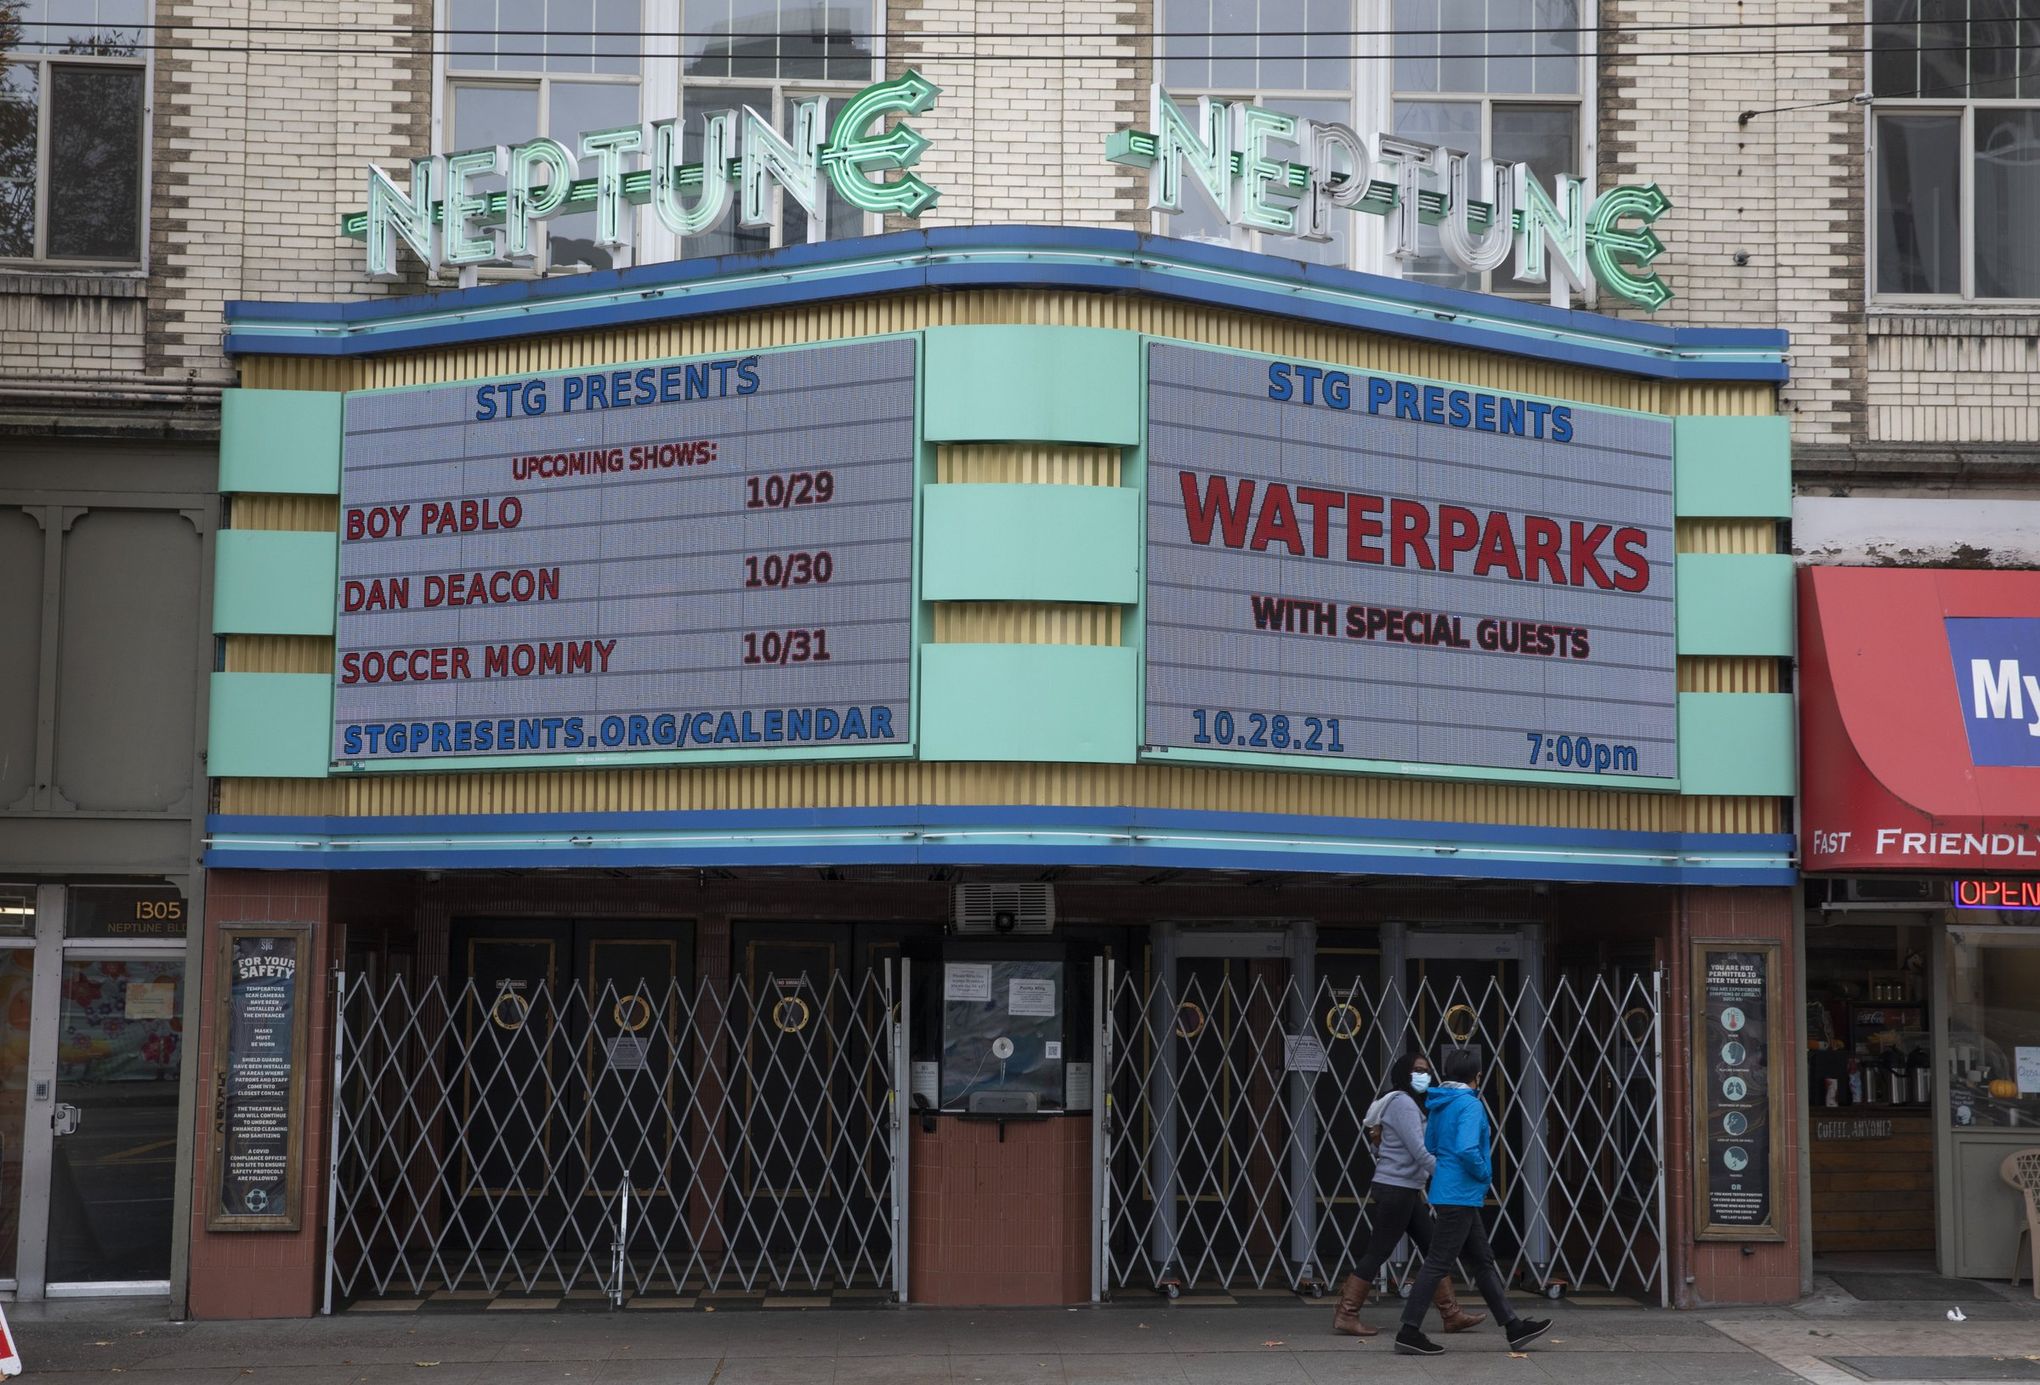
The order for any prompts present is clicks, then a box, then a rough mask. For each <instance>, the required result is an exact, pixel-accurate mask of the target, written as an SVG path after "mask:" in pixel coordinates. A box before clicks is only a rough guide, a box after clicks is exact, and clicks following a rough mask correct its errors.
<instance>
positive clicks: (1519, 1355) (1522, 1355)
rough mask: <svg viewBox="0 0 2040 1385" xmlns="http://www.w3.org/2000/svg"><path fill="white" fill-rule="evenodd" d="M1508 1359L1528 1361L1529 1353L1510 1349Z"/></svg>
mask: <svg viewBox="0 0 2040 1385" xmlns="http://www.w3.org/2000/svg"><path fill="white" fill-rule="evenodd" d="M1509 1359H1510V1360H1511V1361H1528V1360H1529V1359H1530V1353H1529V1352H1527V1351H1512V1352H1510V1353H1509Z"/></svg>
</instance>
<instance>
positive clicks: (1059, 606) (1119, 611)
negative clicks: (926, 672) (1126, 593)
mask: <svg viewBox="0 0 2040 1385" xmlns="http://www.w3.org/2000/svg"><path fill="white" fill-rule="evenodd" d="M932 608H933V610H934V613H935V643H936V644H1106V645H1116V644H1118V643H1119V634H1120V627H1121V625H1122V624H1123V623H1124V608H1122V607H1119V606H1101V605H1097V604H1095V603H1091V602H1076V601H1068V602H1049V601H937V602H934V603H932Z"/></svg>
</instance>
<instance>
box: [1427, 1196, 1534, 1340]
mask: <svg viewBox="0 0 2040 1385" xmlns="http://www.w3.org/2000/svg"><path fill="white" fill-rule="evenodd" d="M1432 1215H1433V1222H1432V1226H1431V1248H1430V1249H1429V1250H1427V1251H1425V1252H1424V1268H1423V1269H1421V1270H1419V1271H1417V1282H1416V1283H1415V1284H1414V1285H1412V1286H1411V1288H1410V1298H1409V1302H1407V1303H1405V1304H1404V1305H1403V1314H1402V1322H1403V1326H1404V1327H1422V1326H1423V1325H1424V1314H1425V1313H1426V1312H1428V1311H1429V1310H1430V1307H1431V1297H1432V1295H1434V1294H1436V1293H1437V1292H1438V1281H1439V1280H1441V1279H1443V1278H1444V1277H1445V1276H1446V1275H1448V1274H1450V1273H1451V1272H1452V1263H1453V1261H1455V1260H1459V1259H1462V1258H1463V1259H1464V1260H1465V1261H1466V1263H1467V1264H1468V1265H1470V1266H1471V1267H1472V1269H1473V1282H1474V1284H1475V1285H1477V1286H1478V1287H1479V1289H1480V1296H1481V1297H1482V1298H1484V1299H1486V1300H1487V1306H1488V1307H1489V1308H1490V1309H1492V1310H1493V1312H1494V1315H1495V1321H1496V1322H1498V1323H1501V1324H1502V1325H1504V1326H1507V1325H1508V1324H1509V1323H1512V1322H1514V1321H1515V1320H1516V1314H1515V1312H1514V1311H1513V1310H1512V1309H1511V1308H1510V1307H1509V1295H1508V1290H1506V1289H1505V1288H1503V1287H1502V1272H1501V1270H1499V1269H1498V1268H1496V1266H1495V1252H1494V1248H1493V1247H1492V1246H1490V1245H1489V1244H1488V1238H1487V1227H1486V1226H1485V1225H1483V1224H1482V1222H1481V1219H1480V1208H1478V1207H1436V1208H1433V1209H1432Z"/></svg>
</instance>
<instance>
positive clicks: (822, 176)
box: [341, 71, 941, 279]
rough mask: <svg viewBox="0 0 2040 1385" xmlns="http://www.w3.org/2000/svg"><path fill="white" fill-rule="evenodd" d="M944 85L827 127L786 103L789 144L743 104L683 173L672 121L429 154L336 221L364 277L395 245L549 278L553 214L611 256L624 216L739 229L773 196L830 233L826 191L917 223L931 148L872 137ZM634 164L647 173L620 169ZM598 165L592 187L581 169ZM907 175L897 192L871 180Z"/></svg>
mask: <svg viewBox="0 0 2040 1385" xmlns="http://www.w3.org/2000/svg"><path fill="white" fill-rule="evenodd" d="M940 94H941V88H940V87H937V86H936V85H935V84H934V83H933V82H930V81H929V80H928V79H927V78H925V77H923V76H922V75H921V74H920V73H918V72H913V71H908V72H906V73H904V74H902V75H901V76H899V77H896V78H894V79H893V80H891V81H889V82H880V83H878V84H877V85H875V86H869V87H866V88H864V90H862V91H860V92H858V93H857V94H856V95H855V96H853V97H851V98H850V99H849V100H848V101H847V102H845V103H844V104H843V108H842V110H841V111H839V112H838V113H837V114H836V117H835V119H834V120H833V121H832V120H831V119H830V118H829V113H828V106H827V103H826V101H825V100H824V98H822V97H819V96H817V97H813V98H810V99H808V100H805V101H796V102H793V103H792V110H791V124H792V132H791V134H790V135H787V134H782V133H781V132H780V131H779V130H778V129H777V128H776V127H775V126H774V125H773V124H772V122H771V121H770V120H768V119H767V118H766V117H764V116H762V115H760V114H759V113H758V112H757V111H755V110H752V109H751V108H750V107H749V106H745V107H743V108H742V109H740V110H725V111H711V112H709V113H708V115H707V116H706V117H705V118H704V119H703V123H702V159H701V162H699V163H693V164H682V163H680V162H679V156H680V144H681V129H680V121H678V120H658V121H653V122H652V123H651V124H650V125H624V126H619V127H617V128H615V129H608V130H590V131H587V132H586V133H584V134H582V135H581V136H580V139H579V141H578V148H577V149H569V148H568V147H567V146H566V145H565V144H564V143H562V142H561V141H559V140H556V139H551V138H548V137H546V136H543V135H541V136H539V137H538V138H536V139H530V140H526V141H525V142H524V143H522V144H518V145H508V146H506V145H501V144H498V145H491V146H489V147H486V148H482V149H468V150H463V151H461V152H459V153H455V154H444V155H442V154H434V155H432V156H431V157H429V158H423V159H417V160H414V161H413V162H412V164H411V185H410V188H409V190H408V191H407V190H405V189H401V188H399V187H398V186H397V185H396V183H395V182H393V181H392V180H391V179H390V177H389V175H388V174H386V173H384V172H383V171H382V170H381V169H379V168H376V167H374V166H373V165H371V166H370V167H369V170H368V210H367V211H365V212H355V213H352V214H350V215H348V216H345V217H343V218H342V219H341V231H342V233H343V234H346V235H349V236H359V237H361V238H363V239H365V240H366V241H367V242H368V272H369V274H370V276H371V277H373V278H377V279H393V278H395V277H396V276H397V258H398V254H399V251H398V246H399V245H404V246H408V247H410V250H411V252H412V253H413V254H414V255H416V256H417V257H418V258H419V259H420V260H422V261H424V262H425V264H426V265H428V266H429V267H431V268H432V269H435V270H436V269H438V268H439V267H440V266H441V265H451V266H454V267H456V268H465V267H468V266H476V265H484V264H502V263H508V264H518V265H525V266H529V267H532V268H536V269H541V270H542V269H544V268H545V267H546V265H545V245H546V241H545V237H544V236H542V235H535V234H534V233H533V228H534V227H535V226H536V225H537V223H539V222H542V221H544V220H545V219H546V218H548V217H552V216H558V215H562V214H566V213H569V212H582V211H590V210H592V211H593V212H594V213H595V243H596V244H597V245H600V246H602V247H603V248H604V249H607V250H619V249H623V248H626V247H628V245H629V244H630V234H631V223H632V221H633V220H634V218H632V217H629V216H626V215H625V214H624V207H625V206H627V205H630V206H642V205H646V204H649V205H650V207H651V209H652V212H653V214H654V215H655V216H657V217H658V219H659V222H660V224H661V225H663V226H665V227H666V228H667V229H668V230H670V231H671V232H672V233H673V234H674V235H676V236H682V237H685V236H698V235H701V234H702V233H703V232H706V231H709V230H712V229H714V228H715V227H716V226H717V225H719V224H720V223H721V222H722V220H723V219H724V218H725V217H726V216H727V215H728V214H729V212H730V209H731V205H732V203H733V202H734V203H735V204H736V207H737V219H738V221H739V223H740V224H742V225H745V226H769V225H771V224H772V217H773V213H772V198H771V185H772V184H775V183H776V184H778V185H779V186H780V187H781V188H783V189H785V192H786V195H787V196H788V197H790V198H792V199H793V201H794V202H796V203H798V204H799V205H800V206H801V208H802V209H803V210H805V211H806V212H807V214H808V217H809V218H810V221H811V222H813V223H816V224H826V219H825V218H824V216H823V206H822V198H823V188H824V186H825V185H826V186H827V188H828V190H829V193H830V194H831V195H833V196H835V197H838V198H841V199H842V200H843V201H844V202H847V203H848V204H849V205H851V206H853V207H855V208H857V209H858V210H859V211H863V212H869V213H875V214H886V213H889V214H892V215H895V216H908V217H917V216H919V215H920V214H921V213H922V212H924V211H926V210H927V209H928V208H930V207H932V206H934V205H935V202H936V199H937V198H939V197H940V196H941V193H940V192H939V191H938V190H936V189H935V188H933V187H930V186H929V185H928V184H927V183H926V182H924V181H923V180H922V179H920V178H918V177H916V176H914V175H913V174H912V173H906V172H905V170H907V169H911V168H912V167H913V166H914V165H915V164H916V163H918V162H919V161H920V158H921V154H922V152H923V151H924V150H926V149H927V147H928V141H927V139H926V138H925V137H923V136H922V135H921V134H919V133H918V132H917V131H915V130H914V129H913V127H912V126H909V125H905V124H900V125H896V126H894V127H893V129H892V130H891V131H890V132H889V133H886V134H882V135H881V134H876V133H873V132H872V130H873V126H874V125H876V124H877V122H878V121H879V120H881V119H882V118H883V117H884V116H887V115H890V114H896V113H897V114H902V115H918V114H920V113H921V112H923V111H926V110H928V109H929V108H930V107H932V106H933V105H934V104H935V98H936V97H937V96H938V95H940ZM632 156H637V157H639V158H642V159H643V160H644V162H645V163H646V165H647V167H645V168H641V169H632V170H626V169H625V167H624V164H625V161H626V160H627V159H629V158H631V157H632ZM591 166H592V176H584V170H586V169H588V168H590V167H591ZM891 170H898V171H901V172H902V173H903V174H904V176H902V177H900V178H898V179H895V180H893V181H891V182H887V181H883V180H882V179H881V178H880V177H879V175H880V174H882V173H885V172H887V171H891ZM478 178H498V179H502V180H504V182H505V184H506V186H505V188H504V189H503V190H502V191H496V192H483V191H480V190H478V189H476V188H475V187H474V186H473V184H474V180H476V179H478Z"/></svg>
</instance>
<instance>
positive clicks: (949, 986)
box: [942, 962, 992, 1002]
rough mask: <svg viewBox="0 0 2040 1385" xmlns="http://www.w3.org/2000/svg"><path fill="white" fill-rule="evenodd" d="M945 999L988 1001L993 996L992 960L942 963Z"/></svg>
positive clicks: (943, 995)
mask: <svg viewBox="0 0 2040 1385" xmlns="http://www.w3.org/2000/svg"><path fill="white" fill-rule="evenodd" d="M942 998H943V999H944V1000H975V1001H980V1002H982V1001H987V1000H990V999H991V998H992V964H991V963H990V962H945V963H943V965H942Z"/></svg>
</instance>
